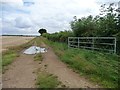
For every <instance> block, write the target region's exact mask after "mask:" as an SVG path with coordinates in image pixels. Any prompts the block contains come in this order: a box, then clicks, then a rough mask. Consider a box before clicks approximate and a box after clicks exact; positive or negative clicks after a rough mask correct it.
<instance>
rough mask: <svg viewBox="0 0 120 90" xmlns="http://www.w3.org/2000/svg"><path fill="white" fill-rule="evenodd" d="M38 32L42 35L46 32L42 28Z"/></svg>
mask: <svg viewBox="0 0 120 90" xmlns="http://www.w3.org/2000/svg"><path fill="white" fill-rule="evenodd" d="M38 32H39V33H40V34H41V35H42V34H43V33H47V30H46V29H43V28H42V29H40V30H39V31H38Z"/></svg>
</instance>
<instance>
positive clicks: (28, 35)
mask: <svg viewBox="0 0 120 90" xmlns="http://www.w3.org/2000/svg"><path fill="white" fill-rule="evenodd" d="M2 36H21V37H36V36H37V35H2Z"/></svg>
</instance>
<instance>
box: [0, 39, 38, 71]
mask: <svg viewBox="0 0 120 90" xmlns="http://www.w3.org/2000/svg"><path fill="white" fill-rule="evenodd" d="M34 40H36V38H34V39H32V40H30V41H29V42H27V43H25V44H22V45H19V46H13V47H10V48H8V50H6V51H3V52H2V62H1V63H2V72H3V73H4V72H5V70H6V66H8V65H9V64H11V63H12V62H13V61H14V60H15V58H16V57H19V54H20V51H22V50H24V49H26V48H28V47H29V46H31V45H33V43H34Z"/></svg>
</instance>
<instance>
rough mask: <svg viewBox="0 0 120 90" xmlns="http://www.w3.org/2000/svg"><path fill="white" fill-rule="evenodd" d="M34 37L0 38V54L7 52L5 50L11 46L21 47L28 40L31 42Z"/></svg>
mask: <svg viewBox="0 0 120 90" xmlns="http://www.w3.org/2000/svg"><path fill="white" fill-rule="evenodd" d="M33 38H34V37H23V36H0V41H1V42H2V43H0V44H1V45H0V46H2V47H1V48H0V52H1V51H4V50H7V48H9V47H11V46H17V45H21V44H23V43H26V42H28V41H30V40H32V39H33Z"/></svg>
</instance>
